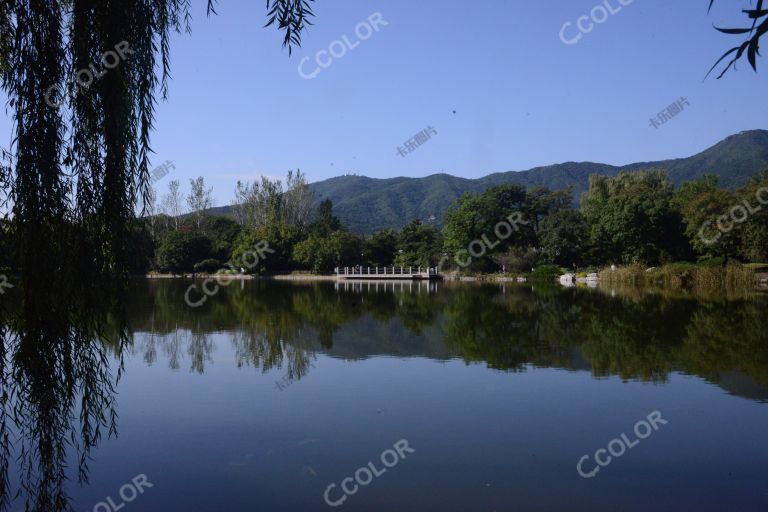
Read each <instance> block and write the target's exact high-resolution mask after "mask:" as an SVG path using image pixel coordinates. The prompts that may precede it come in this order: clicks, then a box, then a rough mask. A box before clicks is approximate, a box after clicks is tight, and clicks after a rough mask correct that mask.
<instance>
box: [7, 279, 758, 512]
mask: <svg viewBox="0 0 768 512" xmlns="http://www.w3.org/2000/svg"><path fill="white" fill-rule="evenodd" d="M188 285H189V282H185V281H181V280H152V281H150V280H146V281H145V280H140V281H136V282H134V283H133V284H132V289H131V293H130V295H129V297H128V326H127V328H128V330H129V333H130V334H131V341H130V343H128V344H127V345H126V346H125V348H124V349H123V350H120V349H118V348H117V345H115V344H109V343H108V344H107V349H108V350H107V354H108V358H107V359H106V362H103V363H100V367H99V368H95V369H94V368H88V370H89V371H94V370H96V371H100V370H105V369H106V368H102V367H101V366H102V365H108V366H109V371H110V378H111V380H112V381H114V382H116V384H115V386H114V390H113V394H112V395H110V394H109V392H108V393H107V394H108V395H109V398H112V399H113V400H112V401H108V402H104V403H108V404H109V408H110V409H113V410H110V411H109V414H111V413H112V412H114V413H115V414H116V416H115V422H114V425H115V432H113V435H112V436H109V435H107V434H108V432H104V433H103V434H102V437H101V439H99V440H98V442H94V447H93V449H92V450H91V451H90V458H91V461H90V462H89V464H88V474H89V483H88V484H85V485H79V484H77V483H76V480H77V471H76V468H77V465H78V460H77V459H76V456H75V455H74V454H73V453H70V452H75V450H71V447H69V448H70V450H69V451H68V455H67V456H66V459H67V461H68V465H67V467H66V468H65V469H64V471H65V473H66V474H67V476H68V478H70V479H71V480H72V481H70V482H69V483H68V484H66V486H65V487H66V492H67V494H68V495H69V496H70V497H71V499H72V500H73V503H74V508H75V510H78V511H92V510H93V511H95V512H107V511H111V510H122V512H131V511H133V510H135V511H137V512H139V511H144V512H151V511H163V512H166V511H168V510H183V511H223V510H228V511H255V510H267V511H315V510H317V511H323V510H331V509H337V510H350V511H354V510H360V511H379V510H380V511H392V510H405V511H411V510H413V511H423V510H441V511H462V512H463V511H480V510H485V511H510V510H638V511H639V510H649V509H653V510H713V511H714V510H718V511H719V510H739V511H749V510H755V511H758V510H760V511H765V510H766V509H768V442H766V432H768V329H766V325H765V320H766V317H767V315H766V313H768V296H767V295H765V294H762V295H760V294H755V295H748V294H747V295H744V296H731V297H718V296H714V297H711V296H708V297H698V298H697V297H692V296H686V295H675V294H662V293H652V292H641V291H636V290H599V289H598V290H590V289H580V288H578V289H564V288H559V287H554V286H539V285H534V286H531V285H517V284H515V285H500V284H494V285H476V284H452V283H442V282H440V283H426V282H424V283H421V284H419V283H404V284H392V283H390V284H387V285H384V284H383V283H382V284H379V285H376V284H367V283H347V284H344V283H338V284H337V283H332V282H323V283H284V282H274V281H243V282H235V283H233V284H232V285H231V286H229V287H226V288H222V289H221V290H219V291H218V292H217V293H214V294H212V295H211V296H210V297H208V300H207V301H206V303H205V304H204V305H203V306H201V307H198V308H191V307H189V306H188V305H187V304H185V301H184V299H183V297H184V293H185V290H186V289H187V286H188ZM106 337H107V338H108V337H109V336H106ZM121 360H122V365H123V368H122V370H121V371H119V372H118V369H119V366H120V361H121ZM84 373H86V372H84ZM118 376H119V379H118ZM75 392H76V394H77V395H78V396H81V395H82V396H90V394H89V393H93V390H88V389H78V390H76V391H75ZM104 414H107V412H106V411H104ZM41 428H43V427H41ZM12 431H14V432H16V433H17V435H18V430H14V429H12ZM22 437H24V435H23V434H22ZM34 441H35V439H30V438H26V439H23V440H16V441H14V442H13V443H12V444H13V448H12V452H13V453H14V454H16V456H18V453H19V450H20V446H22V445H24V444H25V443H26V444H27V445H32V446H34ZM15 458H16V457H11V460H12V462H11V467H10V475H9V479H10V484H11V487H12V488H14V489H17V488H18V486H19V485H20V484H23V483H24V482H25V480H26V479H27V477H25V476H24V473H23V472H22V471H20V468H19V466H18V463H14V462H13V460H14V459H15ZM18 509H22V510H23V502H22V501H20V500H16V501H14V502H13V503H12V505H11V507H10V508H9V510H18Z"/></svg>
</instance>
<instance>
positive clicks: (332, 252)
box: [294, 231, 362, 272]
mask: <svg viewBox="0 0 768 512" xmlns="http://www.w3.org/2000/svg"><path fill="white" fill-rule="evenodd" d="M361 248H362V244H361V241H360V239H359V238H358V237H356V236H355V235H353V234H351V233H348V232H346V231H334V232H333V233H331V234H329V235H326V236H321V235H319V234H316V233H315V234H312V235H310V237H309V238H308V239H306V240H304V241H302V242H299V243H298V244H296V248H295V249H294V258H295V259H296V261H298V262H299V263H301V264H302V265H304V266H306V267H308V268H309V269H311V270H313V271H315V272H318V271H331V270H333V269H334V268H335V267H351V266H354V265H356V264H359V263H360V262H361V255H360V251H361Z"/></svg>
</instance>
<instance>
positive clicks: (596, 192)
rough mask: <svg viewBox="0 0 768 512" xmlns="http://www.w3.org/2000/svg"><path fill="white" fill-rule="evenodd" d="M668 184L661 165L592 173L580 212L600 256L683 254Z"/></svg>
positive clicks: (646, 258)
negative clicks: (634, 170)
mask: <svg viewBox="0 0 768 512" xmlns="http://www.w3.org/2000/svg"><path fill="white" fill-rule="evenodd" d="M672 195H673V189H672V184H671V183H670V182H669V180H668V179H667V177H666V173H665V172H664V171H658V170H651V171H642V172H638V173H621V174H619V175H618V176H616V177H615V178H610V177H607V176H599V175H596V176H592V177H591V178H590V187H589V192H588V193H587V194H586V195H585V197H584V200H583V203H582V212H583V214H584V217H585V219H586V220H587V222H588V223H589V225H590V239H591V240H590V243H591V244H592V245H593V246H594V247H595V249H596V251H597V254H598V255H600V257H601V258H602V259H603V261H604V262H611V261H615V262H623V263H635V262H638V263H645V264H657V263H659V262H662V261H672V260H674V259H676V258H680V257H681V256H684V255H685V254H686V250H687V242H686V240H685V237H684V236H683V233H682V225H681V219H680V215H679V213H678V212H677V211H676V210H675V208H674V207H673V205H672Z"/></svg>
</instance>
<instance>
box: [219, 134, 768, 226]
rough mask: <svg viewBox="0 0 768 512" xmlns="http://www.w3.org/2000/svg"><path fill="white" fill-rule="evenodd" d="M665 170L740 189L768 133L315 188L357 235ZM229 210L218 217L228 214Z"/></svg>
mask: <svg viewBox="0 0 768 512" xmlns="http://www.w3.org/2000/svg"><path fill="white" fill-rule="evenodd" d="M648 168H656V169H665V170H666V171H667V172H668V173H669V176H670V179H671V180H672V181H673V182H674V183H675V185H679V184H680V183H682V182H684V181H690V180H694V179H697V178H698V177H700V176H702V175H704V174H715V175H717V176H719V177H720V184H721V185H722V186H724V187H727V188H736V187H738V186H740V185H743V184H744V183H746V182H747V181H748V180H749V178H750V176H752V175H753V174H754V173H756V172H758V171H761V170H763V169H766V168H768V130H752V131H745V132H741V133H739V134H736V135H732V136H730V137H728V138H726V139H725V140H723V141H721V142H719V143H717V144H716V145H714V146H712V147H711V148H709V149H707V150H705V151H703V152H701V153H699V154H697V155H694V156H691V157H688V158H678V159H674V160H664V161H659V162H639V163H635V164H630V165H626V166H623V167H615V166H612V165H606V164H599V163H593V162H566V163H563V164H557V165H549V166H546V167H536V168H534V169H530V170H527V171H510V172H501V173H494V174H490V175H488V176H485V177H483V178H478V179H466V178H458V177H455V176H451V175H448V174H434V175H432V176H427V177H425V178H389V179H375V178H366V177H364V176H340V177H337V178H331V179H328V180H324V181H320V182H317V183H313V184H312V185H311V187H312V189H313V191H314V192H315V198H316V200H317V201H320V200H323V199H326V198H328V199H331V200H332V201H333V205H334V213H335V214H336V215H337V216H338V217H339V218H340V219H341V221H342V222H343V223H344V224H345V225H346V226H348V227H349V229H350V230H351V231H353V232H355V233H371V232H373V231H375V230H378V229H384V228H400V227H402V226H404V225H405V224H407V223H408V222H410V221H411V220H413V219H422V220H424V221H425V222H434V223H435V224H436V225H437V226H438V227H439V226H441V224H442V222H441V221H442V216H443V213H444V212H445V210H446V208H448V206H449V205H450V204H451V203H452V202H453V201H454V200H455V199H456V198H458V197H459V196H461V195H462V194H463V193H465V192H474V193H478V192H482V191H484V190H486V189H487V188H489V187H491V186H494V185H501V184H520V185H525V186H526V187H537V186H541V187H547V188H550V189H553V190H555V189H564V188H566V187H568V186H573V188H574V197H575V198H578V197H580V195H581V193H582V192H583V191H584V190H586V188H587V185H588V182H589V176H590V175H591V174H605V175H609V176H613V175H616V174H618V173H619V172H620V171H623V170H627V171H637V170H640V169H648ZM228 209H229V208H228V207H224V208H218V209H216V210H217V212H215V213H226V212H227V211H228Z"/></svg>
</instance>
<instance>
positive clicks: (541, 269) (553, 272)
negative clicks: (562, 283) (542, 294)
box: [533, 265, 563, 278]
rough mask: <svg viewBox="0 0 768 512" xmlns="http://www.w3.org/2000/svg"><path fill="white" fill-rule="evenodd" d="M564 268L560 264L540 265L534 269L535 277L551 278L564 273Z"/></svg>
mask: <svg viewBox="0 0 768 512" xmlns="http://www.w3.org/2000/svg"><path fill="white" fill-rule="evenodd" d="M562 273H563V269H562V268H560V266H559V265H539V266H538V267H536V268H535V269H533V276H534V277H541V278H550V277H557V276H559V275H562Z"/></svg>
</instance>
